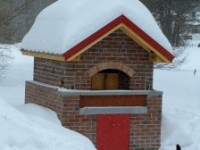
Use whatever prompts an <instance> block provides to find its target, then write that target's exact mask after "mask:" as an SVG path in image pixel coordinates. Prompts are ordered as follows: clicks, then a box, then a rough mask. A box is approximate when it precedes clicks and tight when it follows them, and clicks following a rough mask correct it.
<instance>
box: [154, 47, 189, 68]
mask: <svg viewBox="0 0 200 150" xmlns="http://www.w3.org/2000/svg"><path fill="white" fill-rule="evenodd" d="M184 51H185V47H177V48H174V50H173V54H174V56H175V58H174V60H173V62H172V63H170V64H167V63H155V64H154V68H155V69H163V70H170V69H176V68H177V67H179V66H181V65H182V64H184V63H185V62H186V60H187V54H185V53H184Z"/></svg>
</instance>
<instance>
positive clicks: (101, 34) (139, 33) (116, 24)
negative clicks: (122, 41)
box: [63, 15, 174, 63]
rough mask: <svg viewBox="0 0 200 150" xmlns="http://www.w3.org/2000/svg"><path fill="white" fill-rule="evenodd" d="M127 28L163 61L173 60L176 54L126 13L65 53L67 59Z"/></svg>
mask: <svg viewBox="0 0 200 150" xmlns="http://www.w3.org/2000/svg"><path fill="white" fill-rule="evenodd" d="M119 28H121V29H125V31H126V33H127V34H128V35H129V36H130V37H131V38H132V39H134V40H136V42H138V41H140V42H139V44H140V45H141V46H143V47H146V48H147V49H149V50H151V51H152V52H154V53H155V54H156V55H158V57H159V58H160V60H161V61H163V62H166V63H170V62H172V60H173V58H174V56H173V55H172V54H171V53H170V52H168V51H167V50H166V49H165V48H164V47H163V46H161V45H160V44H159V43H158V42H156V41H155V40H154V39H153V38H151V37H150V36H149V35H148V34H146V33H145V32H144V31H143V30H142V29H140V28H139V27H138V26H137V25H136V24H134V23H133V22H132V21H130V20H129V19H128V18H127V17H125V16H124V15H121V16H119V17H118V18H116V19H115V20H113V21H112V22H110V23H109V24H107V25H106V26H104V27H103V28H101V29H100V30H98V31H97V32H95V33H94V34H92V35H91V36H89V37H88V38H86V39H85V40H83V41H82V42H80V43H79V44H77V45H76V46H74V47H73V48H71V49H70V50H68V51H67V52H65V53H64V54H63V56H64V58H65V60H66V61H72V60H73V59H74V58H76V57H77V56H78V55H80V54H81V53H83V52H84V51H86V50H87V49H88V48H90V47H92V46H93V45H95V44H96V43H97V42H99V41H100V40H102V39H103V38H105V37H106V36H108V35H109V34H110V33H112V32H114V31H115V30H116V29H119Z"/></svg>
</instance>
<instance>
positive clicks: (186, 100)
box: [0, 41, 200, 150]
mask: <svg viewBox="0 0 200 150" xmlns="http://www.w3.org/2000/svg"><path fill="white" fill-rule="evenodd" d="M198 43H200V41H195V42H193V44H191V46H190V47H188V48H187V49H186V53H188V59H187V62H186V63H185V64H184V65H183V66H182V67H180V69H179V70H169V71H166V70H155V71H154V89H156V90H160V91H164V95H163V122H162V148H161V150H175V145H176V144H180V145H181V146H182V150H200V134H199V133H200V109H199V108H200V59H199V58H200V48H198V47H197V44H198ZM11 47H12V48H11V49H12V55H13V56H14V57H15V59H13V60H12V62H11V66H10V69H9V70H8V71H7V73H6V76H7V77H6V78H4V79H2V80H1V81H0V99H1V100H0V129H1V130H0V135H1V136H0V149H1V150H18V149H20V150H27V149H28V150H40V149H42V150H43V149H44V150H45V149H48V150H51V149H53V148H55V147H56V146H60V147H57V148H55V149H56V150H57V149H59V150H64V149H67V150H70V148H71V147H73V146H79V145H80V147H78V148H74V149H73V150H79V149H80V150H81V148H82V147H83V146H82V145H84V146H87V148H86V149H87V150H91V149H94V148H93V146H92V144H91V143H90V142H88V140H86V139H85V138H83V137H82V136H80V135H77V133H74V132H72V131H69V130H67V129H63V128H62V127H61V126H60V123H59V120H58V119H57V117H56V115H55V113H54V112H52V111H50V110H48V109H46V108H43V107H40V106H37V105H34V104H29V105H23V103H24V81H25V80H32V71H33V70H32V69H33V59H32V58H31V57H27V56H21V53H20V52H19V50H18V47H19V46H16V45H11ZM195 69H196V70H197V71H196V74H195V75H194V70H195ZM69 137H70V139H68V138H69ZM68 140H71V141H69V142H66V141H68ZM79 142H81V143H79ZM70 143H71V145H70ZM68 144H69V145H70V146H69V145H68ZM66 147H67V148H66Z"/></svg>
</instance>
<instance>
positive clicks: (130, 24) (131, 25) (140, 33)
mask: <svg viewBox="0 0 200 150" xmlns="http://www.w3.org/2000/svg"><path fill="white" fill-rule="evenodd" d="M122 22H123V23H124V24H125V25H126V26H127V27H129V28H130V29H131V30H133V31H134V32H135V33H136V34H137V35H138V36H140V37H141V38H142V39H143V40H144V41H146V42H147V43H148V44H149V45H151V46H152V47H153V48H155V49H156V50H158V52H159V53H160V54H162V55H163V56H165V57H166V58H167V59H168V60H169V61H172V60H173V58H174V56H173V55H172V54H171V53H169V52H168V51H167V50H166V49H165V48H164V47H162V46H161V45H160V44H159V43H158V42H156V41H155V40H154V39H152V38H151V37H150V36H149V35H148V34H146V33H145V32H144V31H143V30H142V29H140V28H139V27H138V26H137V25H136V24H134V23H133V22H131V21H130V20H129V19H128V18H126V17H125V16H124V17H123V20H122Z"/></svg>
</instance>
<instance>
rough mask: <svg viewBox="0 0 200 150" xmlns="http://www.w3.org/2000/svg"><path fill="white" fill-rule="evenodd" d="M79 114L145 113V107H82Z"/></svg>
mask: <svg viewBox="0 0 200 150" xmlns="http://www.w3.org/2000/svg"><path fill="white" fill-rule="evenodd" d="M80 114H81V115H97V114H147V107H140V106H137V107H84V108H81V109H80Z"/></svg>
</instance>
